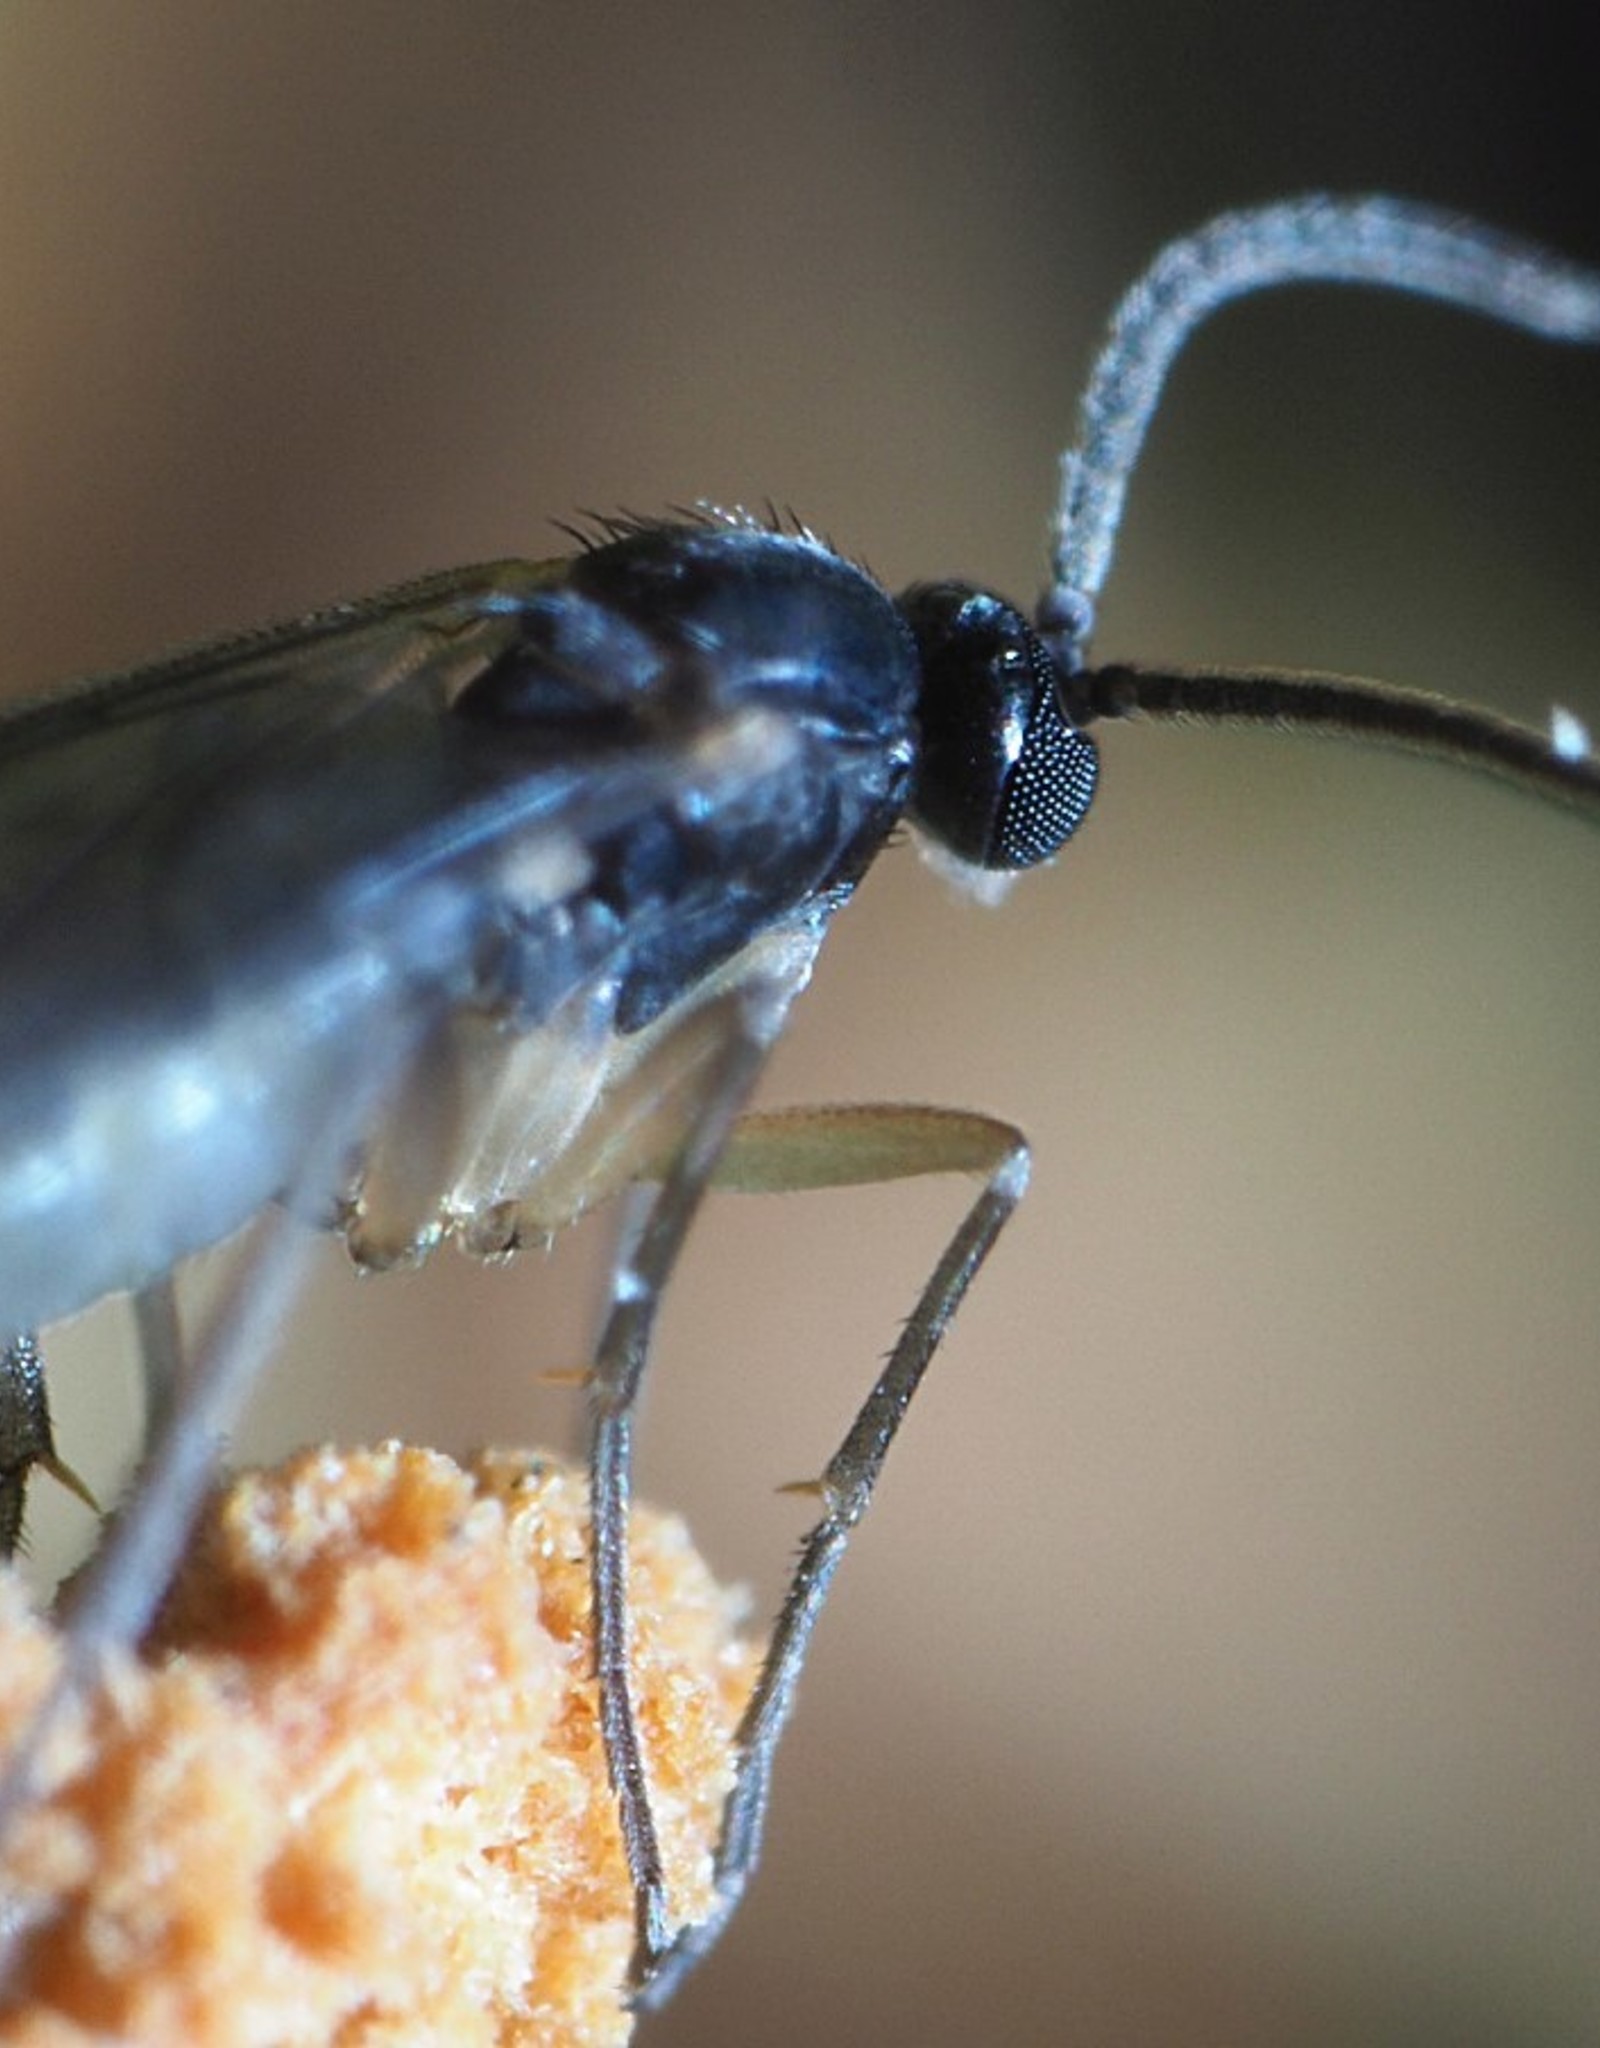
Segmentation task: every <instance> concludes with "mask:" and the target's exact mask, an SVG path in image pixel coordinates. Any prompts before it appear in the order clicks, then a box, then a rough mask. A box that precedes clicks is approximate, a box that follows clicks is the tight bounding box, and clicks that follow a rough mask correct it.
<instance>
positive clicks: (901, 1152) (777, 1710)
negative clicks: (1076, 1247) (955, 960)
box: [634, 1103, 1028, 2010]
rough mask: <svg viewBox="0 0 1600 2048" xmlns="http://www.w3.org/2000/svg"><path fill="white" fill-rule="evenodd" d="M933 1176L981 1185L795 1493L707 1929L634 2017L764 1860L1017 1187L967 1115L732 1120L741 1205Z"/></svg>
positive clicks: (998, 1146) (1011, 1151)
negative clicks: (844, 1426) (825, 1624)
mask: <svg viewBox="0 0 1600 2048" xmlns="http://www.w3.org/2000/svg"><path fill="white" fill-rule="evenodd" d="M930 1173H966V1174H974V1175H982V1176H983V1182H984V1185H983V1187H982V1189H981V1190H980V1192H979V1194H978V1197H977V1199H976V1201H974V1202H973V1203H972V1205H971V1207H970V1208H969V1209H968V1210H967V1213H966V1215H965V1216H964V1217H963V1218H962V1220H961V1222H960V1223H959V1225H958V1226H957V1228H956V1230H955V1233H954V1234H953V1236H952V1237H951V1239H950V1241H949V1243H948V1244H947V1245H946V1246H945V1248H944V1251H943V1253H942V1254H941V1256H940V1259H939V1262H938V1264H937V1265H936V1266H935V1267H934V1269H933V1272H932V1274H931V1275H930V1276H929V1278H928V1281H927V1283H926V1285H925V1286H924V1287H923V1290H922V1293H921V1294H920V1295H919V1296H918V1299H917V1304H916V1307H915V1308H914V1309H913V1310H912V1312H911V1315H910V1317H909V1319H908V1320H907V1322H906V1324H905V1326H904V1328H903V1329H902V1330H901V1333H900V1337H899V1341H898V1342H897V1343H896V1344H895V1347H894V1349H893V1350H892V1351H891V1352H890V1354H889V1358H888V1362H887V1364H886V1365H885V1366H884V1369H883V1371H882V1373H881V1374H880V1375H879V1377H878V1380H877V1383H876V1385H875V1386H874V1387H873V1389H872V1391H871V1392H870V1393H869V1394H868V1396H867V1398H866V1400H865V1401H864V1402H863V1403H862V1404H861V1407H860V1410H859V1411H858V1413H857V1415H856V1418H855V1420H854V1422H853V1423H852V1424H851V1425H850V1428H849V1430H848V1431H847V1432H846V1434H845V1437H844V1440H843V1442H842V1443H841V1444H840V1445H839V1448H838V1449H837V1450H836V1451H835V1452H834V1454H833V1456H832V1458H831V1459H830V1460H829V1461H828V1465H827V1468H826V1469H825V1471H824V1472H823V1474H822V1477H821V1478H820V1479H819V1480H818V1481H817V1482H816V1483H815V1486H814V1487H807V1488H805V1489H803V1490H805V1491H808V1492H815V1494H816V1495H817V1496H818V1498H819V1499H820V1500H821V1501H822V1503H823V1514H822V1517H821V1519H820V1520H819V1521H818V1522H817V1524H816V1526H815V1527H814V1528H813V1529H812V1531H811V1533H810V1534H809V1535H808V1536H807V1537H806V1539H805V1541H804V1543H803V1544H802V1545H801V1550H800V1558H799V1562H798V1563H797V1564H796V1566H795V1569H794V1574H793V1576H792V1578H791V1580H790V1582H789V1590H788V1593H787V1594H786V1595H785V1598H784V1602H783V1607H782V1609H781V1611H780V1613H779V1616H778V1619H777V1622H776V1624H775V1625H774V1627H773V1631H772V1639H771V1641H770V1643H769V1644H768V1646H767V1654H766V1659H765V1661H764V1662H763V1664H762V1668H761V1675H760V1677H759V1678H758V1679H757V1681H756V1686H755V1690H754V1692H753V1693H752V1694H751V1696H750V1701H749V1704H748V1705H747V1707H746V1708H745V1713H744V1719H743V1720H742V1722H741V1723H740V1727H739V1736H738V1747H739V1763H738V1775H737V1777H736V1779H735V1781H734V1787H733V1790H732V1792H730V1793H729V1795H728V1803H727V1806H726V1808H725V1809H724V1811H723V1818H722V1834H721V1838H720V1840H719V1841H718V1844H717V1856H716V1904H715V1906H714V1907H713V1909H712V1911H711V1913H710V1914H709V1915H708V1916H707V1918H706V1919H705V1920H703V1921H701V1922H700V1923H699V1924H698V1925H696V1926H693V1927H685V1928H683V1929H681V1930H680V1931H679V1933H678V1934H677V1935H676V1937H675V1938H674V1939H673V1941H672V1943H671V1946H670V1947H669V1948H668V1949H667V1950H666V1951H665V1953H664V1954H663V1953H657V1954H656V1955H655V1956H653V1957H651V1956H646V1955H642V1956H641V1958H640V1960H641V1961H642V1962H643V1963H644V1965H645V1967H644V1968H643V1969H642V1970H640V1969H639V1968H638V1966H637V1965H636V1977H637V1981H638V1990H637V1992H636V1995H635V1999H634V2003H635V2005H636V2006H638V2007H640V2008H643V2009H647V2010H650V2009H654V2008H655V2007H658V2006H661V2005H664V2004H665V2003H666V2002H667V2000H668V1999H669V1998H670V1997H671V1996H672V1994H673V1993H674V1991H676V1990H677V1988H678V1986H679V1985H680V1984H681V1982H682V1981H683V1979H684V1977H685V1976H686V1975H687V1974H688V1973H689V1971H690V1970H691V1969H692V1968H693V1967H694V1965H695V1964H696V1963H697V1962H698V1961H699V1960H700V1958H701V1957H702V1956H704V1955H705V1954H706V1953H707V1952H708V1951H709V1950H710V1949H711V1948H712V1947H713V1946H714V1945H715V1943H716V1941H717V1938H718V1936H719V1935H720V1934H721V1932H722V1930H723V1928H724V1927H725V1926H726V1925H727V1923H728V1921H729V1919H730V1918H731V1917H732V1915H733V1913H734V1910H735V1908H736V1907H737V1906H738V1904H739V1901H740V1899H741V1898H742V1897H743V1896H744V1892H745V1888H746V1886H747V1885H748V1884H749V1882H750V1878H751V1875H752V1874H753V1872H754V1870H755V1867H756V1862H757V1860H758V1858H759V1856H760V1853H761V1836H762V1829H763V1826H764V1823H765V1820H766V1812H767V1800H768V1796H769V1793H770V1789H771V1782H772V1765H773V1758H774V1756H775V1755H776V1753H777V1748H778V1743H779V1741H780V1740H781V1738H782V1735H783V1731H784V1728H785V1726H786V1725H787V1723H788V1720H789V1716H790V1713H791V1712H792V1711H793V1707H794V1694H795V1687H796V1685H797V1684H798V1682H799V1678H800V1672H801V1668H802V1666H803V1665H804V1663H805V1658H806V1652H807V1650H808V1649H809V1648H810V1644H811V1636H812V1632H813V1630H814V1629H815V1628H816V1625H817V1620H818V1617H819V1616H820V1614H821V1612H822V1608H823V1604H824V1602H825V1601H826V1599H827V1596H828V1590H829V1588H830V1586H831V1585H832V1583H833V1575H834V1573H835V1572H836V1571H837V1570H838V1568H839V1564H840V1561H841V1560H842V1558H843V1556H844V1553H845V1548H846V1546H847V1544H848V1543H849V1540H850V1536H851V1533H852V1531H853V1530H854V1528H855V1525H856V1523H857V1522H859V1521H860V1519H861V1517H862V1516H863V1515H864V1514H865V1513H866V1510H867V1507H868V1504H869V1503H870V1501H871V1499H872V1490H873V1488H874V1486H875V1485H876V1484H877V1481H878V1475H879V1473H880V1472H881V1471H882V1469H883V1461H884V1459H885V1458H886V1457H887V1456H888V1452H889V1446H890V1444H891V1443H892V1442H893V1441H894V1437H895V1433H896V1432H897V1431H898V1429H899V1427H900V1424H901V1422H902V1421H903V1420H904V1419H905V1413H906V1410H907V1409H908V1408H909V1407H910V1405H911V1399H912V1396H913V1395H914V1394H915V1393H916V1391H917V1388H918V1386H919V1385H920V1384H921V1381H922V1376H923V1374H924V1372H925V1371H926V1370H927V1367H928V1363H929V1361H930V1360H931V1358H932V1357H933V1354H934V1352H935V1351H936V1350H937V1348H938V1346H939V1342H940V1339H941V1338H942V1337H943V1336H944V1333H945V1330H946V1328H947V1326H948V1324H949V1321H950V1318H951V1317H952V1316H953V1315H954V1314H955V1312H956V1310H957V1308H958V1307H959V1306H960V1304H961V1300H962V1297H963V1296H964V1295H965V1294H966V1291H967V1288H968V1287H969V1286H970V1284H971V1282H972V1278H973V1276H974V1274H975V1273H976V1272H977V1270H978V1268H979V1267H980V1266H981V1265H982V1264H983V1262H984V1260H985V1259H986V1258H987V1257H988V1255H989V1253H990V1251H991V1250H992V1249H993V1247H994V1242H995V1239H996V1238H997V1237H998V1236H999V1234H1000V1232H1001V1230H1002V1229H1003V1228H1004V1226H1005V1224H1006V1221H1007V1219H1008V1218H1009V1217H1010V1215H1011V1212H1012V1210H1013V1209H1015V1207H1016V1206H1017V1203H1018V1202H1019V1201H1020V1200H1021V1199H1022V1196H1023V1193H1024V1192H1025V1190H1026V1188H1027V1183H1028V1147H1027V1142H1026V1140H1025V1139H1024V1138H1023V1136H1022V1133H1021V1132H1020V1131H1018V1130H1016V1129H1014V1128H1013V1126H1011V1125H1010V1124H1005V1123H1000V1122H998V1121H997V1120H996V1119H995V1118H993V1117H986V1116H979V1115H977V1114H975V1113H972V1112H968V1111H964V1110H950V1109H931V1108H923V1107H917V1106H913V1105H908V1104H901V1103H860V1104H851V1105H849V1106H847V1107H841V1108H826V1109H791V1110H770V1111H762V1112H758V1113H756V1114H754V1115H751V1116H747V1117H743V1118H741V1119H740V1121H739V1123H738V1124H737V1125H736V1126H735V1128H734V1131H733V1134H732V1136H731V1137H730V1139H729V1140H728V1143H727V1145H726V1147H725V1149H724V1151H723V1153H722V1156H721V1158H720V1160H719V1161H718V1162H717V1168H716V1173H715V1177H714V1178H715V1184H716V1185H717V1186H719V1187H728V1188H735V1189H741V1190H744V1191H746V1192H767V1193H785V1192H790V1191H797V1190H800V1189H803V1188H830V1187H847V1186H859V1185H863V1184H869V1183H874V1182H878V1181H888V1180H903V1179H910V1178H920V1177H921V1176H922V1175H924V1174H930Z"/></svg>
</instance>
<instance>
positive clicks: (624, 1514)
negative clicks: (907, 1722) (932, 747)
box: [589, 976, 796, 1980]
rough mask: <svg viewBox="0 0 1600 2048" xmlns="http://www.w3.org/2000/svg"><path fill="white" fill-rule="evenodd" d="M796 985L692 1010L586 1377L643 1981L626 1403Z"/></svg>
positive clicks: (650, 1939) (602, 1644) (646, 1917)
mask: <svg viewBox="0 0 1600 2048" xmlns="http://www.w3.org/2000/svg"><path fill="white" fill-rule="evenodd" d="M795 985H796V984H795V983H794V981H793V979H792V978H790V977H785V976H771V977H767V976H763V977H760V978H758V979H756V980H753V981H750V982H745V983H741V984H739V985H737V986H735V987H734V988H733V989H731V990H730V991H729V992H728V993H727V994H726V995H724V996H722V997H720V998H718V999H717V1001H716V1003H715V1004H714V1005H713V1006H711V1007H710V1008H708V1009H707V1010H706V1011H703V1012H702V1013H701V1016H700V1020H699V1021H700V1023H701V1024H703V1025H705V1026H708V1027H710V1029H711V1031H712V1033H713V1034H714V1035H713V1038H712V1043H711V1051H710V1054H709V1056H708V1057H707V1058H706V1059H705V1060H704V1061H703V1063H701V1064H700V1065H699V1066H698V1067H697V1068H696V1069H695V1071H694V1073H693V1075H692V1083H691V1087H690V1089H689V1090H688V1091H686V1092H685V1094H684V1096H683V1098H682V1100H681V1111H682V1114H683V1117H684V1118H685V1132H686V1134H685V1136H684V1137H683V1139H682V1141H681V1142H680V1143H679V1145H678V1146H677V1149H676V1152H675V1155H674V1156H673V1157H672V1159H671V1162H670V1164H669V1165H668V1166H667V1168H666V1170H665V1172H664V1173H663V1175H662V1177H661V1179H660V1182H659V1184H658V1185H657V1186H656V1187H655V1188H654V1189H652V1190H651V1192H650V1193H649V1195H648V1197H647V1198H646V1203H645V1206H644V1208H643V1210H642V1213H641V1214H640V1215H639V1217H638V1221H637V1227H636V1228H635V1229H633V1230H630V1231H628V1232H626V1233H625V1234H624V1243H623V1248H622V1250H621V1252H620V1253H619V1256H618V1259H617V1263H616V1267H615V1270H614V1272H613V1275H612V1283H611V1303H610V1307H609V1310H608V1312H607V1315H606V1319H605V1323H604V1326H603V1328H602V1330H601V1333H600V1340H599V1343H598V1344H597V1346H596V1348H595V1356H594V1364H593V1367H592V1370H591V1374H590V1380H589V1398H590V1415H591V1430H592V1435H591V1442H590V1465H589V1484H590V1501H591V1509H590V1512H591V1516H592V1534H591V1539H590V1541H591V1549H592V1555H591V1572H592V1578H593V1587H594V1637H595V1643H594V1648H595V1677H596V1681H597V1683H598V1686H599V1692H600V1727H601V1733H602V1735H603V1737H604V1741H605V1750H606V1762H607V1767H608V1770H609V1772H610V1776H611V1783H612V1788H613V1790H614V1791H615V1793H616V1798H617V1810H618V1815H619V1818H620V1821H621V1826H622V1838H623V1843H624V1846H625V1848H626V1851H627V1856H628V1868H629V1870H630V1872H631V1874H632V1877H633V1885H634V1897H635V1918H636V1928H637V1945H636V1948H635V1954H634V1964H633V1973H634V1976H635V1978H636V1979H641V1980H642V1979H643V1978H645V1977H648V1976H649V1975H650V1974H651V1972H652V1971H653V1969H654V1968H655V1966H656V1963H657V1960H658V1959H659V1957H660V1956H661V1955H662V1954H663V1953H665V1951H666V1949H667V1947H668V1940H669V1937H668V1932H667V1904H666V1885H665V1878H664V1873H663V1869H662V1862H661V1848H660V1841H659V1838H658V1835H657V1831H656V1824H655V1817H654V1815H653V1813H652V1812H651V1807H650V1792H649V1783H648V1779H647V1776H646V1772H645V1765H644V1758H643V1755H642V1753H641V1751H640V1745H639V1730H638V1723H637V1719H636V1716H635V1713H634V1705H633V1696H632V1691H631V1687H630V1683H629V1624H628V1581H627V1539H628V1503H629V1493H630V1488H631V1482H632V1470H633V1411H634V1408H635V1405H636V1403H637V1401H638V1396H639V1389H640V1385H641V1383H642V1381H643V1378H644V1371H645V1366H646V1364H647V1362H648V1358H649V1349H650V1338H651V1333H652V1330H653V1328H654V1324H655V1318H656V1311H657V1309H658V1308H659V1306H660V1302H661V1296H662V1293H663V1291H664V1289H665V1287H666V1284H667V1280H668V1278H669V1277H670V1275H671V1272H672V1269H673V1267H674V1265H675V1264H676V1263H677V1258H678V1254H679V1252H680V1250H681V1249H682V1246H683V1241H684V1238H685V1236H686V1235H687V1233H688V1229H689V1226H690V1224H691V1222H692V1221H693V1220H694V1215H695V1211H696V1210H697V1209H698V1208H699V1206H700V1201H701V1197H702V1196H703V1195H704V1193H705V1190H706V1187H707V1185H708V1183H709V1181H710V1180H711V1178H712V1175H713V1172H714V1170H715V1168H716V1164H717V1159H718V1156H719V1154H720V1153H721V1151H722V1148H723V1146H724V1144H725V1143H726V1141H727V1137H728V1134H729V1131H730V1130H731V1129H732V1127H733V1123H734V1119H735V1117H736V1116H737V1115H738V1112H739V1109H740V1106H741V1105H742V1103H743V1102H744V1099H745V1097H746V1095H747V1094H748V1093H749V1091H750V1088H751V1086H752V1084H753V1083H754V1081H755V1078H756V1075H757V1074H758V1073H759V1071H760V1069H761V1066H762V1063H763V1061H764V1060H765V1058H766V1055H767V1051H768V1048H769V1047H770V1045H771V1043H772V1041H773V1039H774V1037H775V1036H776V1035H777V1031H778V1029H779V1026H780V1025H781V1023H782V1021H783V1016H784V1013H785V1011H786V1010H787V1008H788V1005H789V1001H790V998H791V997H792V996H793V994H794V992H795Z"/></svg>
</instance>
